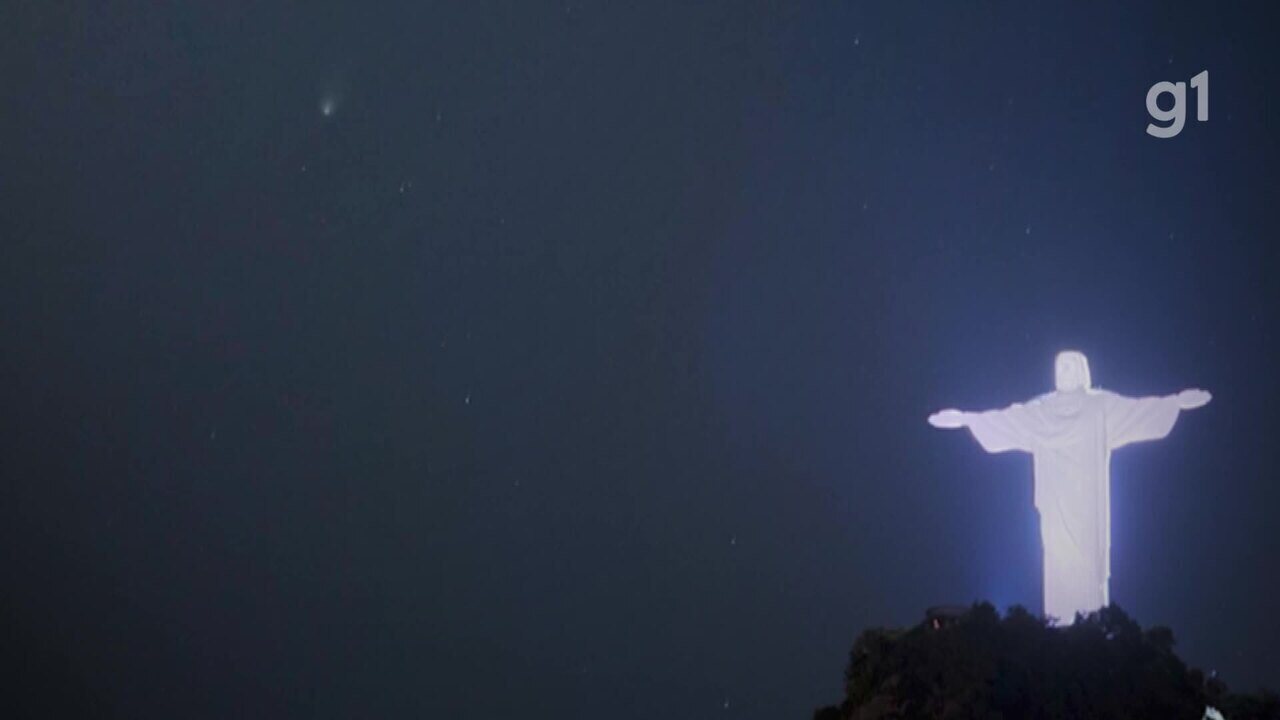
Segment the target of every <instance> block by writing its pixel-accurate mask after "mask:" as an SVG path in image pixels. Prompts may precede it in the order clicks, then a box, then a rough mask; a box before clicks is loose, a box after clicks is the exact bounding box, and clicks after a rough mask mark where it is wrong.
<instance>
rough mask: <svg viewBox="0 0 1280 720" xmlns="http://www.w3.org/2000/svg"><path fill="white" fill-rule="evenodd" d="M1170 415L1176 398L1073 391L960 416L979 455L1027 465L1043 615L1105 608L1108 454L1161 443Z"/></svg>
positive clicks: (1068, 617) (1066, 617)
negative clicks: (1039, 544) (1040, 557)
mask: <svg viewBox="0 0 1280 720" xmlns="http://www.w3.org/2000/svg"><path fill="white" fill-rule="evenodd" d="M1178 410H1179V408H1178V401H1177V398H1176V396H1169V397H1152V398H1137V399H1135V398H1127V397H1123V396H1120V395H1116V394H1115V393H1111V392H1106V391H1103V390H1078V391H1069V392H1061V391H1059V392H1051V393H1048V394H1046V395H1042V396H1040V397H1038V398H1036V399H1034V400H1032V401H1030V402H1027V403H1025V404H1023V403H1018V404H1014V405H1011V406H1010V407H1008V408H1005V409H1004V410H991V411H987V412H980V413H971V414H968V416H967V417H966V420H967V423H968V427H969V430H970V431H971V432H972V433H973V436H974V438H976V439H977V441H978V442H979V443H980V444H981V445H982V447H983V449H984V450H986V451H987V452H990V453H998V452H1007V451H1010V450H1020V451H1022V452H1029V453H1031V454H1032V456H1033V458H1034V465H1035V504H1036V510H1037V511H1039V513H1040V537H1041V539H1042V541H1043V544H1044V609H1045V614H1046V615H1050V616H1052V617H1055V618H1058V620H1060V621H1062V622H1065V623H1071V622H1073V621H1074V620H1075V614H1076V613H1077V612H1081V613H1087V612H1090V611H1093V610H1096V609H1098V608H1100V607H1104V606H1106V605H1107V604H1108V588H1107V584H1108V581H1109V578H1110V577H1111V473H1110V467H1111V451H1112V450H1115V449H1117V448H1121V447H1124V446H1125V445H1128V444H1129V443H1135V442H1142V441H1144V440H1159V439H1161V438H1163V437H1165V436H1166V435H1168V434H1169V431H1170V430H1172V429H1173V424H1174V422H1175V421H1176V420H1177V419H1178Z"/></svg>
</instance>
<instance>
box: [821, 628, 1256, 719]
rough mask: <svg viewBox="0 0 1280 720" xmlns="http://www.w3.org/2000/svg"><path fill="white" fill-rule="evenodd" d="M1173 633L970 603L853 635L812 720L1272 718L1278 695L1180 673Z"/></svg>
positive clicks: (1186, 671) (1191, 672) (1190, 671)
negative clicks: (833, 698) (829, 696)
mask: <svg viewBox="0 0 1280 720" xmlns="http://www.w3.org/2000/svg"><path fill="white" fill-rule="evenodd" d="M1173 645H1174V638H1173V633H1172V632H1171V631H1170V630H1169V629H1168V628H1164V627H1153V628H1150V629H1148V630H1146V631H1144V630H1143V629H1142V628H1141V627H1139V625H1138V623H1137V622H1135V621H1134V620H1133V619H1132V618H1130V617H1129V616H1128V615H1127V614H1125V612H1124V611H1123V610H1121V609H1120V608H1119V607H1118V606H1116V605H1111V606H1109V607H1106V608H1103V609H1101V610H1098V611H1096V612H1093V613H1090V614H1088V615H1081V616H1077V617H1076V622H1075V623H1074V624H1072V625H1070V626H1067V627H1056V626H1054V625H1051V624H1050V623H1049V622H1047V621H1046V620H1044V619H1041V618H1039V617H1036V616H1034V615H1032V614H1031V613H1029V612H1027V611H1026V610H1025V609H1023V608H1021V607H1014V608H1012V609H1011V610H1009V612H1008V613H1007V614H1006V615H1005V616H1004V617H1003V618H1001V617H1000V615H999V613H997V612H996V610H995V608H993V607H992V606H991V605H990V604H989V603H978V604H975V605H974V606H973V607H971V608H969V609H968V610H962V611H960V612H958V613H956V614H955V615H954V617H950V618H947V619H946V620H945V621H943V622H937V621H935V620H934V618H933V617H932V616H931V618H930V619H929V620H927V621H926V622H924V623H921V624H920V625H918V626H916V627H914V628H909V629H905V630H893V629H885V628H877V629H872V630H867V631H866V632H864V633H862V635H861V637H859V638H858V640H857V642H855V643H854V646H853V650H852V652H851V653H850V656H849V667H848V669H847V670H846V671H845V699H844V702H842V703H841V704H840V705H838V706H829V707H824V708H820V709H818V710H817V711H816V712H815V713H814V715H813V717H814V720H847V719H856V720H870V719H873V718H875V719H881V718H883V719H888V718H902V719H904V720H907V719H910V718H1028V719H1032V718H1043V719H1044V720H1075V719H1076V718H1079V719H1081V720H1085V719H1087V720H1110V719H1116V720H1120V719H1126V720H1127V719H1129V718H1159V719H1161V720H1165V719H1173V718H1188V719H1198V718H1202V717H1203V716H1204V714H1205V709H1206V707H1213V708H1216V709H1218V710H1219V711H1221V712H1222V713H1223V715H1224V716H1225V717H1226V718H1227V720H1261V719H1263V718H1265V719H1266V720H1280V697H1278V696H1276V695H1275V694H1274V693H1267V692H1263V693H1260V694H1258V695H1234V694H1231V693H1228V692H1227V687H1226V685H1225V684H1224V683H1223V682H1221V681H1220V680H1218V679H1217V678H1216V677H1213V676H1210V677H1206V676H1205V674H1204V673H1203V672H1201V671H1199V670H1196V669H1189V668H1187V666H1186V665H1185V664H1184V663H1183V662H1182V661H1181V660H1180V659H1179V658H1178V657H1177V655H1175V654H1174V652H1173Z"/></svg>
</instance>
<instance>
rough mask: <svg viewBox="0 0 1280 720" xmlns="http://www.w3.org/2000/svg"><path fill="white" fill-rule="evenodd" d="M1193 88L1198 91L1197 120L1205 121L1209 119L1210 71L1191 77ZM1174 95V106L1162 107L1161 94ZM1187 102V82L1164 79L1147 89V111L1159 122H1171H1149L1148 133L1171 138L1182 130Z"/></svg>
mask: <svg viewBox="0 0 1280 720" xmlns="http://www.w3.org/2000/svg"><path fill="white" fill-rule="evenodd" d="M1191 89H1192V90H1195V91H1196V120H1199V121H1200V122H1204V121H1206V120H1208V119H1209V71H1208V70H1204V71H1202V72H1201V73H1200V74H1199V75H1196V76H1195V77H1193V78H1191ZM1165 94H1168V95H1172V96H1173V107H1171V108H1169V109H1168V110H1161V109H1160V96H1161V95H1165ZM1186 102H1187V84H1186V83H1184V82H1178V83H1171V82H1168V81H1166V80H1162V81H1160V82H1158V83H1156V84H1155V85H1152V86H1151V89H1150V90H1148V91H1147V112H1148V113H1150V114H1151V119H1152V120H1155V121H1156V122H1158V123H1169V124H1168V125H1157V124H1156V123H1147V134H1148V135H1151V136H1152V137H1158V138H1171V137H1173V136H1174V135H1177V134H1178V133H1180V132H1182V125H1183V123H1184V122H1186V119H1187V115H1186V107H1185V105H1186Z"/></svg>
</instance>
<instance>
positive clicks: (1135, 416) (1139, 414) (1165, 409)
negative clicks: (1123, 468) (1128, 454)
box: [1107, 389, 1212, 449]
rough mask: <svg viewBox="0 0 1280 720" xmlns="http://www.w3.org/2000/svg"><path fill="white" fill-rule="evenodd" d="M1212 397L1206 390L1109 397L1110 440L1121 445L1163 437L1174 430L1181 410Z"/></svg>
mask: <svg viewBox="0 0 1280 720" xmlns="http://www.w3.org/2000/svg"><path fill="white" fill-rule="evenodd" d="M1211 399H1212V396H1211V395H1210V394H1209V393H1207V392H1205V391H1204V390H1196V389H1192V390H1183V391H1182V392H1180V393H1176V394H1173V395H1165V396H1163V397H1146V398H1128V397H1124V396H1122V395H1109V396H1108V398H1107V444H1108V445H1109V446H1110V447H1111V448H1112V449H1115V448H1120V447H1124V446H1125V445H1128V444H1130V443H1136V442H1145V441H1147V440H1160V439H1161V438H1164V437H1165V436H1166V435H1168V434H1169V432H1170V431H1171V430H1173V425H1174V423H1176V422H1177V421H1178V413H1179V412H1181V411H1183V410H1194V409H1195V408H1198V407H1202V406H1204V405H1205V404H1207V403H1208V402H1209V400H1211Z"/></svg>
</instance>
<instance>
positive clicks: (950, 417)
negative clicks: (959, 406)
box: [929, 408, 969, 430]
mask: <svg viewBox="0 0 1280 720" xmlns="http://www.w3.org/2000/svg"><path fill="white" fill-rule="evenodd" d="M968 416H969V413H966V412H963V411H961V410H956V409H954V408H948V409H946V410H939V411H938V412H936V413H934V414H932V415H930V416H929V424H930V425H932V426H934V427H936V428H943V429H947V430H949V429H952V428H962V427H965V426H966V425H968V424H969V419H968Z"/></svg>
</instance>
